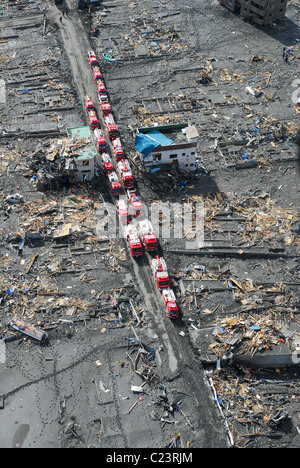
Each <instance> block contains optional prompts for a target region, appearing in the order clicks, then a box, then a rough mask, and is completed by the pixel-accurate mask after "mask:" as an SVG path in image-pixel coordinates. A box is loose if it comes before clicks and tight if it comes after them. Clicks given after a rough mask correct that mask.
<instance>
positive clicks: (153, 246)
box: [138, 219, 158, 252]
mask: <svg viewBox="0 0 300 468" xmlns="http://www.w3.org/2000/svg"><path fill="white" fill-rule="evenodd" d="M138 230H139V234H140V236H141V239H142V241H143V244H144V246H145V248H146V250H147V251H148V252H153V251H155V250H157V248H158V241H157V238H156V235H155V233H154V229H153V226H152V224H151V223H150V221H148V219H145V220H143V221H140V222H139V223H138Z"/></svg>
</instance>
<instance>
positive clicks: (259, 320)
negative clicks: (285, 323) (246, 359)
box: [210, 311, 285, 358]
mask: <svg viewBox="0 0 300 468" xmlns="http://www.w3.org/2000/svg"><path fill="white" fill-rule="evenodd" d="M280 329H281V325H280V324H279V323H276V321H275V320H274V315H273V314H272V312H271V311H270V314H269V315H266V316H263V317H262V316H259V315H255V314H251V315H247V314H245V313H243V314H241V315H240V316H232V317H225V318H223V319H217V328H216V329H215V330H214V332H213V334H212V335H213V336H214V338H215V339H216V340H217V342H216V343H213V344H211V345H210V349H212V350H213V351H214V353H215V354H216V356H218V358H221V357H224V356H225V355H228V354H231V353H232V352H234V353H235V354H247V355H250V356H254V354H255V353H257V352H258V351H264V350H269V349H270V348H272V347H273V346H276V345H278V344H280V343H284V342H285V338H284V336H283V335H282V333H281V332H280Z"/></svg>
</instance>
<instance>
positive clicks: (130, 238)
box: [125, 225, 143, 258]
mask: <svg viewBox="0 0 300 468" xmlns="http://www.w3.org/2000/svg"><path fill="white" fill-rule="evenodd" d="M125 229H126V237H127V242H128V246H129V249H130V253H131V255H132V257H134V258H135V257H141V256H142V255H143V247H142V243H141V240H140V238H139V235H138V232H137V230H136V229H135V227H134V226H131V225H129V226H127V227H126V228H125Z"/></svg>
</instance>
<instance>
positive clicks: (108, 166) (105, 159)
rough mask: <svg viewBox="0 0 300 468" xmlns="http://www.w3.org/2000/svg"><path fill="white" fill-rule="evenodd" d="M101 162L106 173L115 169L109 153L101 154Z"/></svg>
mask: <svg viewBox="0 0 300 468" xmlns="http://www.w3.org/2000/svg"><path fill="white" fill-rule="evenodd" d="M101 164H102V167H103V170H104V172H105V174H106V175H108V174H109V173H111V172H113V171H114V166H113V163H112V162H111V159H110V157H109V154H107V153H102V154H101Z"/></svg>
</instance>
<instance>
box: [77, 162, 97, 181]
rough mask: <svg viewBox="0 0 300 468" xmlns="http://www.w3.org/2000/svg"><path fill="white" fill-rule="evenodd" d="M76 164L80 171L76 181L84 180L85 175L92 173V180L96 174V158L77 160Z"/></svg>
mask: <svg viewBox="0 0 300 468" xmlns="http://www.w3.org/2000/svg"><path fill="white" fill-rule="evenodd" d="M76 166H77V170H78V172H76V181H77V182H84V176H85V175H87V174H88V175H90V180H92V179H93V178H94V176H95V159H94V158H93V159H87V160H77V161H76Z"/></svg>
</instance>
